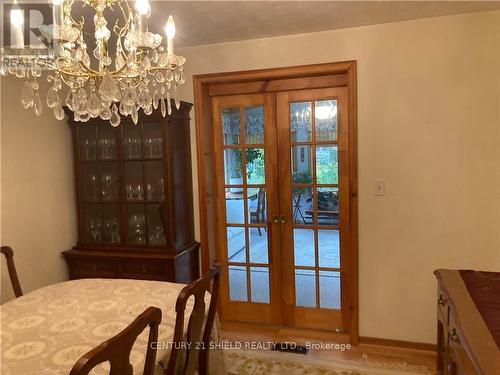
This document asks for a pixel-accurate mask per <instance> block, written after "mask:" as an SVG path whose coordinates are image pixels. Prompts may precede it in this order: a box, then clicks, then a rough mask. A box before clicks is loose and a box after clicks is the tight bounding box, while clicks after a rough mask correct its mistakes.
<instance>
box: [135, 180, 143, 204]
mask: <svg viewBox="0 0 500 375" xmlns="http://www.w3.org/2000/svg"><path fill="white" fill-rule="evenodd" d="M136 192H137V195H136V197H137V199H138V200H141V201H142V200H143V199H144V191H143V190H142V184H137V187H136Z"/></svg>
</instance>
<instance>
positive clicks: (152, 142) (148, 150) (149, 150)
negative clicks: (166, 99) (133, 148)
mask: <svg viewBox="0 0 500 375" xmlns="http://www.w3.org/2000/svg"><path fill="white" fill-rule="evenodd" d="M143 129H144V130H143V131H144V134H143V150H144V158H145V159H159V158H161V157H162V156H163V137H162V127H161V124H158V123H154V122H153V123H151V122H145V123H144V127H143Z"/></svg>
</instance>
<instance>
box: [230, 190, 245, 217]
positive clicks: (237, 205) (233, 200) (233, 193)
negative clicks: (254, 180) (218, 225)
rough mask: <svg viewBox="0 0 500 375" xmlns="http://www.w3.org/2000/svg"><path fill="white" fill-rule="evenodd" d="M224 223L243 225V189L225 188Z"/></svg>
mask: <svg viewBox="0 0 500 375" xmlns="http://www.w3.org/2000/svg"><path fill="white" fill-rule="evenodd" d="M225 191H226V223H227V224H244V223H245V198H244V196H243V188H227V189H226V190H225Z"/></svg>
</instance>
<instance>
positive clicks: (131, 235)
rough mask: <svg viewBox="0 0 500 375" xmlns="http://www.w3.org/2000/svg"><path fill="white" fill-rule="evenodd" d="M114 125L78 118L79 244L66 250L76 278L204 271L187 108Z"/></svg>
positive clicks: (185, 277) (170, 276) (169, 277)
mask: <svg viewBox="0 0 500 375" xmlns="http://www.w3.org/2000/svg"><path fill="white" fill-rule="evenodd" d="M172 107H173V109H174V111H173V113H172V115H170V116H167V117H166V118H163V117H162V116H161V112H160V110H157V111H155V112H153V114H152V115H150V116H145V115H144V114H143V112H142V111H140V117H139V122H138V124H137V125H135V124H133V122H132V120H131V118H130V116H129V117H126V118H122V122H121V124H120V125H119V126H118V127H116V128H114V127H113V126H111V124H110V123H109V121H103V120H100V119H95V120H90V121H89V122H87V123H80V122H74V121H73V117H72V113H71V112H69V111H68V115H69V118H70V120H69V124H70V126H71V128H72V132H73V146H74V160H75V179H76V197H77V207H78V233H79V238H78V243H77V244H76V246H75V247H74V248H73V249H71V250H67V251H64V252H63V256H64V258H65V259H66V262H67V263H68V266H69V273H70V278H71V279H78V278H89V277H96V278H131V279H148V280H165V281H175V282H189V281H191V280H193V279H195V278H197V277H198V274H199V269H198V258H199V254H198V252H199V243H198V242H195V240H194V226H193V201H192V199H193V197H192V176H191V152H190V137H189V112H190V110H191V107H192V104H189V103H185V102H181V106H180V109H179V110H176V109H175V106H174V105H172Z"/></svg>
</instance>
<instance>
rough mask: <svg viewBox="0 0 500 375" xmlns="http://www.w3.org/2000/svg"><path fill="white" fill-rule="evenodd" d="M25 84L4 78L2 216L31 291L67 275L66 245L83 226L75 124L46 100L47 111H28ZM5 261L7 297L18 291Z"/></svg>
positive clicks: (5, 237) (4, 239)
mask: <svg viewBox="0 0 500 375" xmlns="http://www.w3.org/2000/svg"><path fill="white" fill-rule="evenodd" d="M42 86H43V87H42V88H41V93H42V92H43V96H42V100H43V102H44V103H45V92H46V88H45V87H44V84H43V83H42ZM21 87H22V81H20V80H17V79H15V78H13V77H7V78H2V100H1V103H2V104H1V150H0V151H1V198H2V207H1V217H0V219H1V244H2V245H9V246H11V247H12V248H13V249H14V253H15V254H14V261H15V263H16V268H17V273H18V276H19V279H20V282H21V287H22V288H23V291H24V292H25V293H26V292H29V291H31V290H33V289H36V288H39V287H41V286H44V285H49V284H53V283H56V282H59V281H63V280H67V278H68V275H67V269H66V265H65V262H64V260H63V259H62V257H61V251H63V250H67V249H70V248H71V247H72V246H74V245H75V244H76V239H77V226H76V203H75V198H74V197H75V194H74V191H75V190H74V189H75V188H74V178H73V156H72V155H73V153H72V152H73V151H72V147H71V132H70V128H69V126H68V124H67V122H65V121H57V120H55V118H54V115H53V114H52V112H51V111H50V110H49V109H48V108H47V107H46V106H45V104H44V109H43V113H42V115H41V117H37V116H36V115H35V113H34V111H33V110H32V109H31V110H29V111H26V110H25V109H24V108H23V107H22V106H21V103H20V96H21ZM2 258H3V257H2ZM1 262H2V274H1V280H2V288H1V300H2V302H4V301H6V300H9V299H11V298H12V297H13V291H12V287H11V284H10V280H9V276H8V273H7V272H6V267H5V260H4V259H2V260H1Z"/></svg>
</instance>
